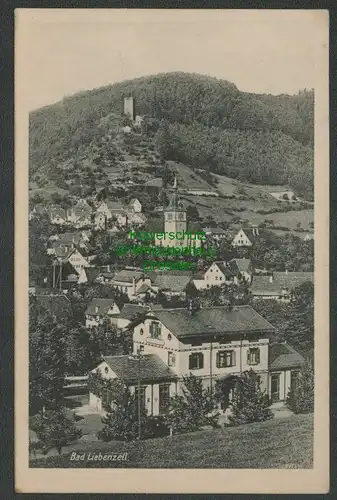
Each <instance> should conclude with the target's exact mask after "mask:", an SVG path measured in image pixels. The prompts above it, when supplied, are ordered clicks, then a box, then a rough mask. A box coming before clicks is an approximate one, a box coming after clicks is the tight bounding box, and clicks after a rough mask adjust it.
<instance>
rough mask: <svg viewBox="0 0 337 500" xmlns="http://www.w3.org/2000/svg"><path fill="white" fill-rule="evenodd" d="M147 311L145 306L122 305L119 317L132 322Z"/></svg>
mask: <svg viewBox="0 0 337 500" xmlns="http://www.w3.org/2000/svg"><path fill="white" fill-rule="evenodd" d="M148 310H149V308H148V307H146V306H140V305H138V304H124V306H123V308H122V310H121V312H120V315H119V317H120V318H121V319H128V320H130V321H131V320H134V319H136V318H137V317H138V316H140V315H141V314H144V313H146V312H147V311H148Z"/></svg>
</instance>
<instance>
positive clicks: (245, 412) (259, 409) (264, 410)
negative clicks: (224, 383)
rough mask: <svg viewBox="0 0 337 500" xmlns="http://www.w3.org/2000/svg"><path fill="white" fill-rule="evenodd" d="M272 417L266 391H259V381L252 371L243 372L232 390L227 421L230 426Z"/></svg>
mask: <svg viewBox="0 0 337 500" xmlns="http://www.w3.org/2000/svg"><path fill="white" fill-rule="evenodd" d="M272 417H273V413H272V412H271V410H270V408H269V401H268V396H267V394H266V391H262V390H261V389H260V381H259V378H258V376H257V374H256V373H255V372H254V371H253V370H249V371H245V372H243V374H242V376H241V379H240V381H239V382H238V383H237V385H236V387H235V389H234V396H233V400H232V403H231V415H230V416H229V421H230V423H231V424H232V425H240V424H248V423H250V422H263V421H264V420H268V419H270V418H272Z"/></svg>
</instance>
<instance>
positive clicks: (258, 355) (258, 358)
mask: <svg viewBox="0 0 337 500" xmlns="http://www.w3.org/2000/svg"><path fill="white" fill-rule="evenodd" d="M256 363H257V364H259V363H260V349H256Z"/></svg>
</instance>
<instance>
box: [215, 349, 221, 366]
mask: <svg viewBox="0 0 337 500" xmlns="http://www.w3.org/2000/svg"><path fill="white" fill-rule="evenodd" d="M216 367H217V368H220V354H219V352H217V353H216Z"/></svg>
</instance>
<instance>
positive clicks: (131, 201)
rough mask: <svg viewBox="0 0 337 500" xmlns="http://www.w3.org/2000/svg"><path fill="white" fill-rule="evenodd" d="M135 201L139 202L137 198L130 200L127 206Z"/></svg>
mask: <svg viewBox="0 0 337 500" xmlns="http://www.w3.org/2000/svg"><path fill="white" fill-rule="evenodd" d="M135 201H139V200H138V199H137V198H132V200H130V202H129V205H133V204H134V202H135ZM139 203H140V202H139Z"/></svg>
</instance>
